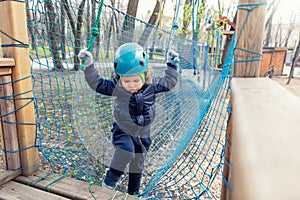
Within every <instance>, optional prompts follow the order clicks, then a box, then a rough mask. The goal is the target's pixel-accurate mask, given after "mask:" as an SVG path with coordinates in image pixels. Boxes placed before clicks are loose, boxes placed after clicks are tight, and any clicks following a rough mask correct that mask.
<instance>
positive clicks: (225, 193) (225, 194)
mask: <svg viewBox="0 0 300 200" xmlns="http://www.w3.org/2000/svg"><path fill="white" fill-rule="evenodd" d="M230 108H231V109H232V102H231V100H230ZM229 112H230V113H229V114H228V115H229V117H228V123H227V132H226V139H227V143H228V144H226V146H225V155H224V156H225V159H226V161H227V162H228V163H229V164H231V161H230V158H231V151H230V149H231V133H232V117H231V116H232V110H231V111H229ZM223 176H224V178H225V179H226V180H227V182H228V183H230V168H229V166H228V164H227V163H226V162H225V161H224V165H223ZM220 199H221V200H227V199H230V189H229V188H227V185H226V183H225V181H224V180H222V188H221V198H220Z"/></svg>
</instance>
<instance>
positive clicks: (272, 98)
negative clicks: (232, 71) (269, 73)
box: [227, 78, 300, 200]
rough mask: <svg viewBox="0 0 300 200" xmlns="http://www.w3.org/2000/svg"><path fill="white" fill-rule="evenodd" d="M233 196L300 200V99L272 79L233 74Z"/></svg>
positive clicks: (266, 199) (249, 199)
mask: <svg viewBox="0 0 300 200" xmlns="http://www.w3.org/2000/svg"><path fill="white" fill-rule="evenodd" d="M231 89H232V90H231V101H232V102H231V103H232V109H233V112H232V118H231V120H232V130H231V136H232V141H231V143H232V149H231V159H230V160H231V170H230V175H229V177H230V183H231V185H232V191H231V193H230V195H229V196H227V199H236V200H241V199H242V200H254V199H255V200H281V199H284V200H295V199H300V190H299V180H300V171H299V169H300V157H299V155H298V153H299V152H300V144H299V143H300V98H299V97H298V96H296V95H294V94H292V93H291V92H289V91H288V90H286V89H285V88H284V87H282V86H281V85H279V84H278V83H276V82H274V81H272V80H271V79H268V78H233V80H232V83H231Z"/></svg>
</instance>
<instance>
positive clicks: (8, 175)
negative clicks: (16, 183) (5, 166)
mask: <svg viewBox="0 0 300 200" xmlns="http://www.w3.org/2000/svg"><path fill="white" fill-rule="evenodd" d="M21 173H22V171H21V170H16V171H10V170H5V171H4V172H3V173H0V185H3V184H4V183H7V182H8V181H10V180H12V179H14V178H16V177H17V176H19V175H20V174H21Z"/></svg>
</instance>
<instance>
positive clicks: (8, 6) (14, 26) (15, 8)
mask: <svg viewBox="0 0 300 200" xmlns="http://www.w3.org/2000/svg"><path fill="white" fill-rule="evenodd" d="M0 29H1V30H2V31H4V32H5V33H6V34H8V35H9V36H11V37H12V38H15V39H17V40H18V41H22V42H23V43H25V44H28V33H27V27H26V10H25V1H24V2H21V1H1V2H0ZM2 44H4V45H5V44H18V42H16V41H14V40H12V39H10V38H8V37H6V36H3V35H2ZM3 56H4V57H10V58H14V60H15V67H14V68H12V81H14V82H13V92H14V95H15V96H14V97H15V98H16V99H17V100H15V109H16V110H18V111H17V112H16V118H17V122H18V124H17V134H18V139H19V148H20V160H21V168H22V170H23V171H22V173H23V175H29V174H32V173H33V172H35V171H36V170H37V169H38V164H39V159H38V151H37V148H36V147H35V137H36V125H35V117H34V104H33V102H30V101H31V98H32V97H33V95H32V79H31V77H30V59H29V48H26V47H18V46H10V47H3ZM29 102H30V103H29ZM28 103H29V104H28ZM26 104H28V105H26Z"/></svg>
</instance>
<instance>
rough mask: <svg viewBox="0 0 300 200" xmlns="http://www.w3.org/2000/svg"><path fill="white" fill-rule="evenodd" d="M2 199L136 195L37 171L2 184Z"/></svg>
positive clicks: (102, 198)
mask: <svg viewBox="0 0 300 200" xmlns="http://www.w3.org/2000/svg"><path fill="white" fill-rule="evenodd" d="M0 199H1V200H41V199H47V200H58V199H61V200H64V199H72V200H73V199H74V200H77V199H78V200H83V199H87V200H88V199H93V200H94V199H98V200H109V199H111V200H112V199H116V200H122V199H124V200H125V199H127V200H134V199H138V197H134V196H131V195H128V194H125V193H121V192H118V191H113V190H109V189H106V188H102V187H100V186H97V185H93V184H89V183H86V182H83V181H78V180H75V179H72V178H69V177H64V176H61V175H57V174H50V175H49V176H47V173H46V172H45V171H37V172H36V173H34V174H33V175H31V176H27V177H26V176H18V177H16V178H14V179H13V180H10V181H8V182H6V183H4V184H2V185H0Z"/></svg>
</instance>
